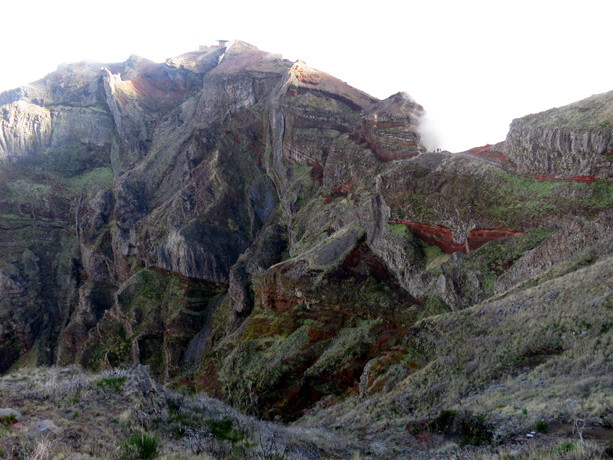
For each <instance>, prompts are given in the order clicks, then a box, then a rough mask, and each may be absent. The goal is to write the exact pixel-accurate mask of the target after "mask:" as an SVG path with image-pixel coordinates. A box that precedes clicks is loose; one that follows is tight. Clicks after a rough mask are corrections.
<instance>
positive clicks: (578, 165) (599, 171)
mask: <svg viewBox="0 0 613 460" xmlns="http://www.w3.org/2000/svg"><path fill="white" fill-rule="evenodd" d="M506 150H507V155H508V158H509V159H510V160H511V161H513V162H514V163H515V164H516V165H517V168H518V170H519V171H520V172H523V173H528V174H534V175H538V176H544V177H551V178H562V179H568V178H573V177H574V178H581V177H583V178H586V179H589V178H601V179H603V178H606V179H612V178H613V166H612V161H613V92H608V93H604V94H599V95H595V96H592V97H589V98H587V99H584V100H582V101H579V102H575V103H574V104H570V105H567V106H564V107H560V108H555V109H551V110H547V111H545V112H541V113H537V114H533V115H528V116H526V117H523V118H519V119H517V120H513V122H512V123H511V128H510V131H509V134H508V136H507V139H506Z"/></svg>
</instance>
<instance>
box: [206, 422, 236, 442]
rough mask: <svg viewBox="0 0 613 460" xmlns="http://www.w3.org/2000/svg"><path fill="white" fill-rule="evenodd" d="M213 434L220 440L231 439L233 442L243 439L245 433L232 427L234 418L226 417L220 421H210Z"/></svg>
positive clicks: (209, 424)
mask: <svg viewBox="0 0 613 460" xmlns="http://www.w3.org/2000/svg"><path fill="white" fill-rule="evenodd" d="M208 426H209V429H210V430H211V434H212V435H213V436H215V437H216V438H217V439H219V440H220V441H230V442H232V443H236V442H240V441H242V440H243V438H244V436H243V433H241V432H240V431H238V430H236V429H234V428H233V427H232V419H229V418H225V419H223V420H219V421H213V420H212V421H210V422H209V423H208Z"/></svg>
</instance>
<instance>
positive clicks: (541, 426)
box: [534, 421, 549, 433]
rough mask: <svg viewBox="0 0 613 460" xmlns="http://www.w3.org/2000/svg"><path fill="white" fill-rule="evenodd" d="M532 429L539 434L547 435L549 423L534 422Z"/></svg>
mask: <svg viewBox="0 0 613 460" xmlns="http://www.w3.org/2000/svg"><path fill="white" fill-rule="evenodd" d="M534 429H535V431H538V432H539V433H547V430H548V429H549V423H547V422H543V421H540V422H536V425H534Z"/></svg>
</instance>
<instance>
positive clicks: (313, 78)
mask: <svg viewBox="0 0 613 460" xmlns="http://www.w3.org/2000/svg"><path fill="white" fill-rule="evenodd" d="M296 78H298V81H299V82H300V83H306V84H307V85H319V84H320V83H321V77H320V76H319V75H317V74H308V73H300V74H298V75H296Z"/></svg>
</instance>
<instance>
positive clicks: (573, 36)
mask: <svg viewBox="0 0 613 460" xmlns="http://www.w3.org/2000/svg"><path fill="white" fill-rule="evenodd" d="M0 18H1V19H0V21H1V22H0V24H1V26H0V30H1V32H2V41H1V42H0V62H1V63H2V71H1V72H0V91H2V90H5V89H10V88H13V87H16V86H19V85H21V84H24V83H27V82H30V81H34V80H36V79H38V78H40V77H42V76H43V75H45V74H47V73H49V72H51V71H53V70H54V69H55V68H57V66H58V64H60V63H65V62H74V61H80V60H84V59H87V60H90V61H99V62H118V61H123V60H125V59H127V58H128V56H129V55H130V54H132V53H134V54H138V55H140V56H143V57H146V58H148V59H152V60H154V61H163V60H164V59H166V58H167V57H171V56H174V55H177V54H181V53H182V52H185V51H189V50H193V49H197V48H198V45H200V44H213V43H214V42H215V41H216V40H217V39H230V40H232V39H241V40H245V41H247V42H249V43H252V44H253V45H256V46H257V47H258V48H260V49H262V50H266V51H271V52H275V53H281V54H282V55H283V57H285V58H288V59H291V60H296V59H302V60H304V61H306V62H307V64H309V65H310V66H311V67H315V68H317V69H320V70H323V71H326V72H328V73H330V74H332V75H335V76H336V77H338V78H340V79H342V80H344V81H346V82H348V83H349V84H351V85H353V86H355V87H357V88H360V89H362V90H364V91H366V92H368V93H370V94H372V95H374V96H376V97H379V98H385V97H387V96H390V95H391V94H393V93H396V92H398V91H406V92H407V93H409V94H410V95H411V96H412V97H413V98H414V99H416V100H417V102H419V103H420V104H422V105H423V106H424V108H425V109H426V111H427V112H428V119H429V122H430V123H429V124H430V126H431V129H432V130H433V131H434V132H435V135H436V139H437V141H438V142H437V144H438V146H439V147H442V148H445V149H449V150H452V151H459V150H465V149H467V148H470V147H474V146H478V145H483V144H486V143H494V142H498V141H501V140H503V139H504V137H505V136H506V132H507V130H508V126H509V123H510V122H511V120H512V119H513V118H516V117H520V116H523V115H526V114H528V113H533V112H538V111H541V110H545V109H548V108H551V107H555V106H560V105H565V104H568V103H570V102H573V101H576V100H579V99H583V98H585V97H588V96H590V95H592V94H596V93H601V92H605V91H609V90H613V78H611V77H612V76H613V56H612V50H613V46H612V45H613V39H612V38H613V37H612V31H613V25H612V24H613V23H612V22H611V21H612V20H613V1H611V0H600V1H595V0H581V1H574V2H568V1H565V0H557V1H549V0H513V1H507V0H489V1H476V0H449V1H443V0H438V1H437V0H421V1H413V0H410V1H409V0H404V1H402V0H395V1H387V0H377V1H360V0H352V1H344V0H343V1H340V0H325V1H321V0H307V1H301V2H292V1H290V0H286V1H277V0H271V1H266V0H259V1H255V0H249V1H228V0H219V1H216V2H213V1H208V0H207V1H199V2H196V1H185V0H173V1H167V2H164V3H161V2H156V1H155V0H148V1H130V0H122V1H117V0H103V1H100V2H98V1H84V0H54V1H50V0H44V1H42V0H30V1H28V0H20V1H19V2H17V1H14V0H4V1H2V2H1V3H0ZM432 147H433V146H432Z"/></svg>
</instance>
